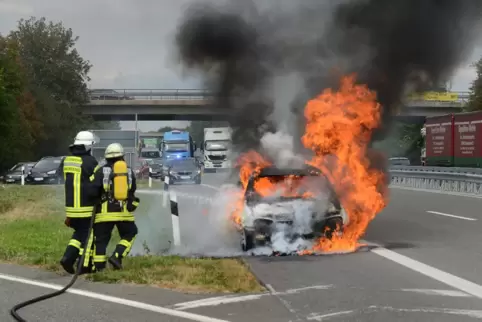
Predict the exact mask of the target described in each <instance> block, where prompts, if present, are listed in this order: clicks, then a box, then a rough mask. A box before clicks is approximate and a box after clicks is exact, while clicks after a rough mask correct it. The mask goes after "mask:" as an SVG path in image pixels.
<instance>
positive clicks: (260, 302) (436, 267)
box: [0, 174, 482, 322]
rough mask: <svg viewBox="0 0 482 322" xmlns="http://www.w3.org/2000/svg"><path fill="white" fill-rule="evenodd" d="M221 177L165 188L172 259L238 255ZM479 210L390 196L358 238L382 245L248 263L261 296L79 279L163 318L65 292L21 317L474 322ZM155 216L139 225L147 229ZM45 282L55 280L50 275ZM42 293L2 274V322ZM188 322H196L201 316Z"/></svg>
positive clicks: (479, 304)
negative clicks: (173, 225) (174, 241)
mask: <svg viewBox="0 0 482 322" xmlns="http://www.w3.org/2000/svg"><path fill="white" fill-rule="evenodd" d="M224 178H225V176H224V175H222V174H209V175H206V176H205V177H204V180H203V185H201V186H174V187H173V188H172V189H173V191H175V192H176V195H177V198H178V202H179V208H180V214H181V215H180V222H181V237H182V242H183V247H182V248H181V249H177V250H176V251H177V252H182V253H184V254H186V255H193V254H197V253H203V254H207V255H209V254H214V255H217V256H228V255H230V254H231V256H232V255H233V254H236V252H239V249H238V248H239V247H238V242H237V236H235V235H233V234H229V233H226V230H225V229H224V228H225V226H224V219H223V218H224V217H223V216H222V214H220V209H222V208H220V207H221V206H224V204H225V203H226V200H223V199H222V196H220V195H218V194H217V190H216V188H217V187H219V186H220V184H221V183H222V182H223V180H224ZM481 205H482V199H478V198H470V197H462V196H452V195H447V194H437V193H430V192H422V191H410V190H402V189H391V202H390V204H389V206H388V207H387V208H386V209H385V210H384V211H383V212H382V213H380V214H379V215H378V216H377V217H376V219H375V220H374V221H373V222H372V223H371V225H370V226H369V229H368V231H367V234H366V236H365V240H366V241H368V242H369V243H376V244H378V245H380V246H381V247H380V248H371V247H367V248H365V249H362V250H361V251H359V252H357V253H354V254H346V255H331V256H307V257H247V261H248V262H249V264H250V265H251V268H252V270H253V272H254V273H255V274H256V276H257V277H258V278H259V279H260V280H261V281H262V282H263V283H264V284H265V285H266V286H267V288H268V292H266V293H265V294H256V295H247V296H246V295H245V296H223V295H218V296H215V297H214V298H203V297H199V296H198V297H194V296H191V297H189V296H184V295H180V294H177V293H173V292H167V291H162V290H152V289H149V288H136V287H130V286H125V287H121V286H118V285H109V286H104V285H98V284H96V285H91V284H89V283H87V282H84V281H83V282H82V283H83V284H81V285H77V286H76V287H78V288H81V289H88V290H91V291H93V292H96V293H97V292H98V293H102V294H110V295H113V296H117V297H122V298H128V299H132V300H136V301H140V302H142V303H149V304H151V305H156V306H158V307H161V308H167V311H162V310H161V311H162V312H163V313H159V312H158V311H159V310H158V311H155V312H153V308H152V307H148V308H149V310H148V309H146V307H145V306H143V305H140V304H139V303H136V304H135V305H136V306H126V305H125V303H122V301H117V302H115V301H114V303H112V301H111V302H106V301H104V300H98V299H93V298H89V297H86V296H84V295H82V294H80V295H74V294H68V295H65V296H63V297H62V298H59V299H56V300H55V301H50V302H46V304H43V305H40V306H37V307H32V308H28V309H26V310H25V311H22V312H24V314H25V316H28V317H30V318H32V320H31V321H92V319H93V317H95V320H96V321H134V320H138V321H159V320H161V321H187V319H183V318H182V317H176V316H173V315H170V314H169V313H172V314H175V313H176V312H190V313H195V314H198V315H201V316H208V317H210V318H217V319H222V320H226V321H236V322H237V321H273V322H274V321H380V322H382V321H383V322H385V321H442V322H444V321H475V320H480V319H482V286H480V285H482V277H480V274H477V273H478V272H480V271H481V269H480V267H482V265H480V263H481V260H480V259H481V255H480V251H479V248H478V247H479V245H480V244H481V243H480V242H481V241H482V237H479V236H481V234H480V231H481V230H482V226H481V225H482V224H481V221H482V212H481V211H480V209H482V208H481ZM166 215H167V214H166ZM166 215H164V217H166ZM155 218H157V217H152V218H151V219H148V220H147V219H146V220H147V221H146V223H148V222H150V220H155ZM162 220H164V221H165V223H166V225H167V223H169V222H170V221H169V218H164V219H162ZM151 224H152V222H151ZM163 229H164V231H165V230H166V228H165V227H164V228H163ZM166 234H167V233H166ZM5 267H6V266H3V265H1V266H0V273H4V274H11V275H17V276H23V277H27V278H29V279H34V280H38V279H39V278H42V279H43V280H45V277H42V276H43V275H42V274H40V275H42V276H40V277H39V273H35V272H26V271H25V270H23V269H18V268H11V267H10V268H9V269H8V268H5ZM6 270H7V271H6ZM48 281H49V282H54V277H51V280H48ZM58 283H59V284H61V282H60V281H59V282H58ZM44 291H45V289H42V288H40V287H38V286H32V285H27V284H24V283H19V282H18V281H6V280H5V278H4V277H2V275H0V297H1V298H2V300H1V302H0V303H1V305H0V307H2V309H4V310H3V311H2V312H1V313H0V320H1V321H9V318H8V313H7V308H8V307H9V306H11V305H12V304H14V303H15V302H17V301H19V300H22V299H26V298H28V297H30V296H33V295H36V294H37V293H40V292H44ZM150 292H151V293H150ZM128 304H132V303H128ZM171 310H172V311H171ZM193 320H195V321H203V320H202V319H201V318H200V317H197V320H196V318H193ZM205 321H213V320H209V319H207V320H205Z"/></svg>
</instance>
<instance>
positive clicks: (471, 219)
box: [427, 210, 477, 221]
mask: <svg viewBox="0 0 482 322" xmlns="http://www.w3.org/2000/svg"><path fill="white" fill-rule="evenodd" d="M427 212H428V213H429V214H434V215H439V216H445V217H451V218H457V219H463V220H469V221H476V220H477V219H475V218H470V217H462V216H456V215H451V214H446V213H444V212H438V211H432V210H427Z"/></svg>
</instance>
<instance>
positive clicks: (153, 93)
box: [89, 89, 213, 101]
mask: <svg viewBox="0 0 482 322" xmlns="http://www.w3.org/2000/svg"><path fill="white" fill-rule="evenodd" d="M89 95H90V100H91V101H97V100H204V99H210V98H212V97H213V95H212V93H211V92H210V91H207V90H202V89H105V90H91V91H90V93H89Z"/></svg>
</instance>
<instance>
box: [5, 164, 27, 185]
mask: <svg viewBox="0 0 482 322" xmlns="http://www.w3.org/2000/svg"><path fill="white" fill-rule="evenodd" d="M34 164H35V163H34V162H30V163H27V162H20V163H17V164H16V165H15V166H14V167H13V168H11V169H10V170H8V171H7V172H6V173H5V174H4V175H3V176H1V177H0V181H1V182H3V183H6V184H8V183H20V182H21V181H22V167H24V171H25V172H24V175H25V176H26V175H27V173H28V172H29V171H30V169H31V168H32V167H33V165H34Z"/></svg>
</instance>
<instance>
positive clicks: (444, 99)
mask: <svg viewBox="0 0 482 322" xmlns="http://www.w3.org/2000/svg"><path fill="white" fill-rule="evenodd" d="M213 96H214V94H213V93H212V92H211V91H208V90H202V89H94V90H91V91H90V99H91V100H204V99H212V98H213ZM468 98H469V92H450V93H448V94H446V93H441V94H440V95H437V94H434V95H423V94H422V95H420V96H412V97H407V98H406V102H410V103H411V104H415V103H416V104H417V105H418V104H419V103H420V104H423V105H427V106H428V105H430V104H434V103H438V104H445V105H446V104H464V103H466V102H467V100H468Z"/></svg>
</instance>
